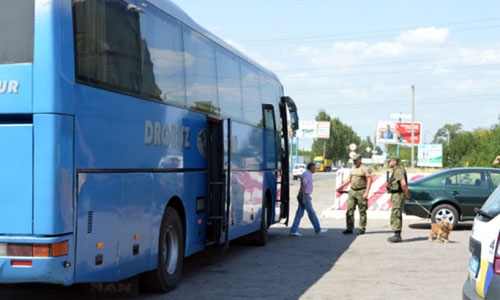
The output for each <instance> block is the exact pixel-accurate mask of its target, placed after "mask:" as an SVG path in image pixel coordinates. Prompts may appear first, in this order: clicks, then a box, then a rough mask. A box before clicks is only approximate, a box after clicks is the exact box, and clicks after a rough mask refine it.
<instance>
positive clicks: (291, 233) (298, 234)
mask: <svg viewBox="0 0 500 300" xmlns="http://www.w3.org/2000/svg"><path fill="white" fill-rule="evenodd" d="M290 235H293V236H302V233H300V232H298V231H297V232H290Z"/></svg>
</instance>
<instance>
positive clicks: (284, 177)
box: [276, 97, 299, 225]
mask: <svg viewBox="0 0 500 300" xmlns="http://www.w3.org/2000/svg"><path fill="white" fill-rule="evenodd" d="M288 115H289V116H290V124H289V122H288V121H289V120H288ZM280 118H281V182H280V185H281V187H280V188H281V195H280V201H279V204H278V203H277V205H279V209H280V216H281V218H282V219H284V220H285V221H284V223H285V224H286V225H288V217H289V211H290V148H289V144H288V138H289V136H290V132H289V130H290V129H291V130H292V131H295V130H297V129H299V124H298V123H299V119H298V115H297V107H296V106H295V103H294V102H293V100H292V98H290V97H281V103H280ZM276 221H279V220H276Z"/></svg>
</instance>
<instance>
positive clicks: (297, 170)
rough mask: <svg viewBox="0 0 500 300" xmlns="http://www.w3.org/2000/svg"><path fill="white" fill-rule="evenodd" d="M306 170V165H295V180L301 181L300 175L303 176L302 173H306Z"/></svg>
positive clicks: (293, 174)
mask: <svg viewBox="0 0 500 300" xmlns="http://www.w3.org/2000/svg"><path fill="white" fill-rule="evenodd" d="M305 170H306V165H305V164H295V165H293V168H292V176H293V180H297V179H299V178H300V175H302V173H304V171H305Z"/></svg>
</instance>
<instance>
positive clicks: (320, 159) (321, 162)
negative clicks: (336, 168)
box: [313, 156, 333, 172]
mask: <svg viewBox="0 0 500 300" xmlns="http://www.w3.org/2000/svg"><path fill="white" fill-rule="evenodd" d="M313 162H314V164H315V165H316V171H318V172H330V171H331V170H332V164H333V161H332V160H331V159H328V158H325V157H324V156H316V157H315V158H314V159H313Z"/></svg>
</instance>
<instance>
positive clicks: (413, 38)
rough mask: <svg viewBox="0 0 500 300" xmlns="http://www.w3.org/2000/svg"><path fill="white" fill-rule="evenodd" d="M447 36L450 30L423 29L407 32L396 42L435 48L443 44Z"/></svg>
mask: <svg viewBox="0 0 500 300" xmlns="http://www.w3.org/2000/svg"><path fill="white" fill-rule="evenodd" d="M449 36H450V30H449V29H447V28H436V27H425V28H418V29H412V30H407V31H405V32H403V33H402V34H400V35H399V36H398V37H397V38H396V41H397V42H399V43H401V44H404V45H413V46H417V45H418V46H437V45H441V44H443V43H445V42H446V40H447V39H448V37H449Z"/></svg>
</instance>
